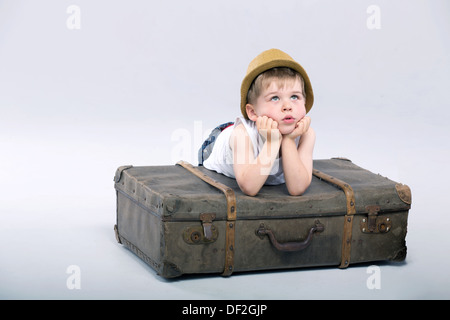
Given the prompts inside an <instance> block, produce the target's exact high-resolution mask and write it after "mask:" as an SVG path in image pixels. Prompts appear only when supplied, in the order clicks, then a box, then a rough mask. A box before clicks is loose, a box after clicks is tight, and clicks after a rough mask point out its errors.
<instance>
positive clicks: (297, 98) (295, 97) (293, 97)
mask: <svg viewBox="0 0 450 320" xmlns="http://www.w3.org/2000/svg"><path fill="white" fill-rule="evenodd" d="M299 99H300V98H299V97H298V95H296V94H294V95H293V96H292V97H291V100H299Z"/></svg>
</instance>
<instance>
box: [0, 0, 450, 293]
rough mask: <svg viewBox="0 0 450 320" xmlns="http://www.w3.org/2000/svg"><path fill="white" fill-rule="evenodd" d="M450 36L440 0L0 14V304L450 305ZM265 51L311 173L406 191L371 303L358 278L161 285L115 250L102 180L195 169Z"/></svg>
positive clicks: (156, 4) (61, 5)
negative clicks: (350, 301)
mask: <svg viewBox="0 0 450 320" xmlns="http://www.w3.org/2000/svg"><path fill="white" fill-rule="evenodd" d="M72 4H75V5H78V6H79V8H80V10H81V29H75V30H70V29H68V28H67V26H66V21H67V19H70V16H71V14H70V13H67V12H66V10H67V8H68V7H69V5H72ZM369 5H377V6H378V7H379V8H380V18H381V20H380V22H381V28H380V29H377V30H369V29H368V28H367V25H366V21H367V19H368V18H369V17H370V16H371V14H369V13H367V11H366V10H367V8H368V7H369ZM449 31H450V3H449V2H448V1H445V0H433V1H419V0H408V1H406V0H395V1H382V0H376V1H365V0H346V1H331V0H316V1H313V0H309V1H300V0H297V1H287V0H280V1H277V2H276V3H275V2H273V1H241V0H240V1H234V0H227V1H206V0H191V1H173V0H172V1H138V0H133V1H117V0H115V1H106V0H96V1H87V0H78V1H62V0H58V1H56V0H42V1H16V0H15V1H12V0H3V1H0V110H1V116H0V167H1V170H0V181H1V184H0V203H1V206H0V298H2V299H134V298H137V299H222V298H224V299H321V298H322V299H347V298H354V299H372V298H373V299H428V298H437V299H444V298H445V299H448V298H450V275H449V270H450V257H449V245H450V236H449V232H448V225H449V222H450V218H449V214H450V210H449V209H448V207H449V205H448V191H449V187H448V182H447V181H448V179H449V178H450V174H449V168H448V166H447V164H448V159H449V156H450V151H449V150H450V148H449V139H448V138H449V131H450V129H449V126H448V123H447V122H448V119H449V115H450V111H449V100H450V99H449V90H448V88H449V80H450V79H449V74H450V63H449V61H450V59H449V58H450V57H449V53H450V41H449V40H448V39H449V38H448V33H449ZM269 48H279V49H282V50H284V51H285V52H287V53H289V54H290V55H291V56H293V57H294V58H295V59H296V60H297V61H299V62H300V63H301V64H302V65H303V67H304V68H305V69H306V70H307V72H308V74H309V76H310V78H311V82H312V85H313V88H314V92H315V104H314V106H313V109H312V110H311V112H310V114H309V115H310V116H311V118H312V126H313V127H314V128H315V130H316V133H317V142H316V147H315V153H314V158H315V159H322V158H330V157H335V156H342V157H347V158H349V159H351V160H352V161H353V162H355V163H356V164H358V165H360V166H362V167H364V168H367V169H369V170H371V171H373V172H375V173H380V174H382V175H384V176H387V177H389V178H391V179H393V180H396V181H400V182H402V183H405V184H408V185H409V186H410V187H411V189H412V191H413V206H412V209H411V211H410V216H409V225H408V236H407V246H408V256H407V259H406V261H405V263H402V264H400V265H398V264H390V263H380V264H377V265H378V266H379V267H380V271H381V274H380V275H381V278H380V279H381V288H380V289H372V290H370V289H368V287H367V285H366V281H367V279H368V278H369V276H370V274H368V273H367V271H368V265H361V266H357V265H355V266H352V267H351V268H349V269H346V270H339V269H337V268H318V269H314V268H313V269H305V270H292V271H284V272H260V273H244V274H235V275H233V276H232V277H231V278H222V277H220V276H207V277H190V278H188V279H184V280H178V281H166V280H163V279H161V278H160V277H158V276H157V275H156V274H155V273H154V272H153V271H152V270H151V269H150V268H149V267H148V266H146V265H145V264H144V263H143V262H141V261H140V260H139V259H138V258H136V257H135V256H134V255H133V254H132V253H131V252H130V251H128V250H126V249H125V248H123V247H122V246H120V245H118V244H117V243H116V240H115V238H114V233H113V225H114V223H115V192H114V188H113V181H112V178H113V175H114V172H115V170H116V168H117V167H119V166H121V165H125V164H133V165H159V164H173V163H175V162H176V161H177V160H179V159H184V160H187V161H191V162H193V163H195V161H196V152H197V149H198V147H199V145H200V143H201V141H202V138H203V137H202V135H203V134H204V132H206V131H207V130H208V129H209V128H212V127H214V126H216V125H217V124H219V123H222V122H226V121H230V120H234V118H235V117H236V115H238V112H239V107H238V106H239V88H240V83H241V80H242V78H243V77H244V75H245V71H246V68H247V65H248V63H249V62H250V61H251V59H253V58H254V57H255V56H256V55H257V54H259V53H260V52H261V51H263V50H266V49H269ZM70 265H77V266H79V268H80V270H81V274H80V275H81V277H80V280H81V289H78V290H77V289H74V290H69V289H68V288H67V286H66V280H67V279H68V277H69V274H67V273H66V270H67V268H68V267H69V266H70ZM218 288H220V290H218Z"/></svg>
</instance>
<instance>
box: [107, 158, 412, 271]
mask: <svg viewBox="0 0 450 320" xmlns="http://www.w3.org/2000/svg"><path fill="white" fill-rule="evenodd" d="M114 181H115V189H116V193H117V221H116V224H115V226H114V230H115V234H116V239H117V241H118V242H119V243H121V244H123V245H124V246H126V247H127V248H129V249H130V250H131V251H133V252H134V253H135V254H136V255H137V256H138V257H140V258H141V259H142V260H144V261H145V262H146V263H147V264H149V265H150V266H151V267H152V268H153V269H155V270H156V272H157V273H158V274H159V275H160V276H162V277H164V278H172V277H177V276H180V275H183V274H198V273H218V274H222V275H224V276H229V275H231V274H232V273H233V272H243V271H254V270H268V269H284V268H301V267H313V266H338V267H340V268H346V267H348V266H349V265H350V264H354V263H362V262H372V261H382V260H392V261H403V260H404V259H405V257H406V242H405V238H406V229H407V219H408V211H409V209H410V207H411V190H410V188H409V187H408V186H406V185H404V184H401V183H397V182H394V181H392V180H390V179H388V178H385V177H383V176H381V175H378V174H373V173H371V172H370V171H368V170H365V169H363V168H361V167H358V166H357V165H355V164H353V163H352V162H351V161H349V160H347V159H342V158H333V159H327V160H314V172H313V179H312V182H311V185H310V187H309V188H308V190H307V191H306V192H305V193H304V194H303V195H302V196H290V195H289V194H288V192H287V189H286V186H285V185H278V186H264V187H263V188H262V189H261V191H260V192H259V193H258V195H257V196H255V197H250V196H246V195H245V194H243V193H242V192H241V191H240V190H239V187H238V185H237V183H236V181H235V180H234V179H231V178H228V177H225V176H223V175H221V174H218V173H216V172H212V171H209V170H207V169H205V168H204V167H202V166H199V167H194V166H192V165H190V164H188V163H186V162H183V161H181V162H179V163H178V164H177V165H169V166H142V167H133V166H123V167H120V168H118V169H117V171H116V174H115V177H114Z"/></svg>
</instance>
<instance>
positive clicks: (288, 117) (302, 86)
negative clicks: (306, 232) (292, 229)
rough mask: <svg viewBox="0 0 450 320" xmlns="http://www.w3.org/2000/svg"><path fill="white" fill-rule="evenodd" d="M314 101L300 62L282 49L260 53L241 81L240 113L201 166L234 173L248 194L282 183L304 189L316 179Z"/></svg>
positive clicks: (292, 189)
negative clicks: (314, 174) (311, 115)
mask: <svg viewBox="0 0 450 320" xmlns="http://www.w3.org/2000/svg"><path fill="white" fill-rule="evenodd" d="M313 100H314V96H313V91H312V88H311V83H310V81H309V78H308V75H307V74H306V72H305V70H304V69H303V68H302V67H301V66H300V64H298V63H297V62H295V61H294V60H293V59H292V58H291V57H290V56H289V55H287V54H286V53H284V52H283V51H281V50H278V49H271V50H267V51H264V52H262V53H261V54H260V55H258V56H257V57H256V58H255V59H253V60H252V62H251V63H250V65H249V67H248V69H247V74H246V76H245V78H244V80H243V82H242V85H241V113H242V117H238V118H237V119H236V122H235V124H234V126H228V127H227V128H225V129H223V130H222V131H221V133H220V134H219V135H218V136H217V138H216V139H215V142H214V146H213V149H212V152H211V154H210V155H209V157H208V158H207V159H206V160H204V161H203V166H204V167H205V168H207V169H209V170H214V171H217V172H219V173H222V174H224V175H226V176H229V177H232V178H235V179H236V181H237V183H238V185H239V188H240V189H241V190H242V192H244V193H245V194H247V195H249V196H255V195H256V194H257V193H258V192H259V190H260V189H261V187H262V186H263V185H264V184H267V185H276V184H282V183H286V187H287V189H288V192H289V194H291V195H301V194H303V193H304V192H305V191H306V189H307V188H308V186H309V185H310V183H311V179H312V154H313V149H314V143H315V133H314V130H313V129H312V128H311V127H310V123H311V119H310V118H309V117H307V116H306V113H308V112H309V110H310V109H311V107H312V104H313Z"/></svg>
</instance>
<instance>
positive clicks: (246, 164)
mask: <svg viewBox="0 0 450 320" xmlns="http://www.w3.org/2000/svg"><path fill="white" fill-rule="evenodd" d="M265 118H267V117H265ZM257 126H258V130H259V132H260V133H261V134H262V135H263V136H266V137H267V138H266V141H265V143H264V145H263V148H262V150H261V152H260V153H259V155H258V157H256V158H255V155H254V153H253V145H252V142H251V140H250V137H249V136H248V134H247V130H246V129H245V128H244V126H243V125H242V124H240V125H238V126H237V127H236V128H235V129H234V130H233V133H232V134H231V137H230V146H231V149H232V150H233V160H234V163H233V169H234V174H235V177H236V181H237V183H238V185H239V188H240V189H241V190H242V192H244V193H245V194H247V195H249V196H255V195H256V194H257V193H258V192H259V190H260V189H261V187H262V186H263V185H264V183H265V182H266V180H267V177H268V176H269V173H270V171H271V169H272V167H273V164H274V162H275V159H276V157H277V156H278V151H279V150H280V145H281V134H280V131H279V130H278V128H277V126H278V124H277V123H276V122H275V121H272V119H270V121H268V120H267V119H263V120H261V121H260V122H259V123H258V124H257Z"/></svg>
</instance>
